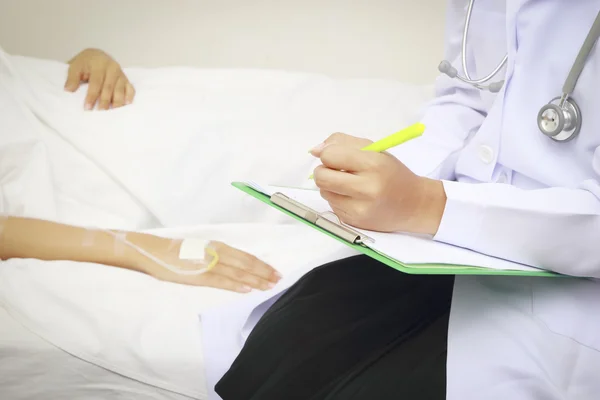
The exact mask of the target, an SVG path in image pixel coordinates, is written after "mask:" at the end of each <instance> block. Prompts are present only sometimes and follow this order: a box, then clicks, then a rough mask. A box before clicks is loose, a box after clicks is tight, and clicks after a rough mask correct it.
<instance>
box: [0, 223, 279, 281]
mask: <svg viewBox="0 0 600 400" xmlns="http://www.w3.org/2000/svg"><path fill="white" fill-rule="evenodd" d="M109 232H113V234H110V233H109ZM109 232H106V231H101V230H90V229H85V228H81V227H76V226H72V225H64V224H59V223H55V222H50V221H44V220H40V219H32V218H20V217H2V216H0V259H1V260H7V259H10V258H34V259H39V260H46V261H52V260H70V261H79V262H88V263H97V264H104V265H108V266H113V267H119V268H125V269H129V270H134V271H138V272H142V273H145V274H147V275H150V276H153V277H155V278H157V279H160V280H164V281H169V282H174V283H181V284H186V285H195V286H209V287H214V288H219V289H225V290H230V291H234V292H239V293H247V292H250V291H251V290H252V289H259V290H267V289H270V288H272V287H273V286H274V285H275V284H276V283H277V282H278V281H279V279H280V278H281V276H280V275H279V273H278V272H277V271H275V270H274V269H273V268H272V267H271V266H269V265H267V264H265V263H264V262H262V261H260V260H258V259H256V258H255V257H253V256H251V255H250V254H247V253H244V252H242V251H240V250H236V249H234V248H232V247H229V246H227V245H225V244H223V243H220V242H211V243H210V248H211V249H212V250H214V252H215V253H216V254H217V255H218V263H217V264H216V265H215V266H214V267H213V268H211V269H210V271H207V272H205V273H202V274H194V275H182V274H178V273H176V272H171V271H170V270H168V269H167V268H165V267H163V266H162V265H161V264H164V263H167V264H169V265H170V266H173V267H176V268H179V269H182V270H197V269H199V265H200V267H202V265H201V264H198V263H196V262H193V261H192V260H180V259H179V249H180V247H181V243H182V241H181V240H172V239H168V238H163V237H159V236H155V235H149V234H143V233H137V232H122V231H120V232H116V231H109ZM125 238H126V240H127V241H128V242H130V243H132V244H133V245H134V246H136V247H137V248H140V249H142V251H143V252H146V253H148V254H149V255H150V257H148V256H146V255H144V254H142V253H140V252H139V251H136V250H135V249H134V248H132V247H130V246H128V245H125V244H124V243H123V242H122V239H125ZM155 260H157V261H155Z"/></svg>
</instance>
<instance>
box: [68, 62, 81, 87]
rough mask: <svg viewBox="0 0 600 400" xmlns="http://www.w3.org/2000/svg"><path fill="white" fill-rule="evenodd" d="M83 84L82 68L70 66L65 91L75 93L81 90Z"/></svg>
mask: <svg viewBox="0 0 600 400" xmlns="http://www.w3.org/2000/svg"><path fill="white" fill-rule="evenodd" d="M80 83H81V66H80V65H73V64H71V65H70V66H69V72H68V73H67V81H66V82H65V90H68V91H69V92H74V91H76V90H77V89H79V84H80Z"/></svg>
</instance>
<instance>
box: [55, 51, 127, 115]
mask: <svg viewBox="0 0 600 400" xmlns="http://www.w3.org/2000/svg"><path fill="white" fill-rule="evenodd" d="M68 64H69V72H68V76H67V81H66V83H65V90H67V91H70V92H74V91H76V90H77V89H78V88H79V85H80V84H81V82H88V83H89V86H88V91H87V96H86V98H85V104H84V107H85V109H86V110H91V109H93V108H94V105H95V104H96V102H97V103H98V110H108V109H109V108H110V107H112V108H117V107H122V106H124V105H127V104H130V103H131V102H132V101H133V98H134V96H135V89H134V88H133V85H132V84H131V83H130V82H129V79H127V76H125V73H124V72H123V70H122V69H121V66H120V65H119V63H117V62H116V61H115V60H114V59H113V58H112V57H111V56H109V55H108V54H106V53H105V52H103V51H102V50H98V49H85V50H83V51H81V52H80V53H79V54H77V55H76V56H75V57H73V58H72V59H71V60H69V62H68Z"/></svg>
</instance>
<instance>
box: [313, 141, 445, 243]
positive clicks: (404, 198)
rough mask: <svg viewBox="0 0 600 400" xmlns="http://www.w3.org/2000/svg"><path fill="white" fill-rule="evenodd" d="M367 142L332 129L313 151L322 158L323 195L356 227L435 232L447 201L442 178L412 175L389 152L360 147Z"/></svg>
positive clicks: (319, 170)
mask: <svg viewBox="0 0 600 400" xmlns="http://www.w3.org/2000/svg"><path fill="white" fill-rule="evenodd" d="M370 143H372V142H371V141H370V140H367V139H361V138H357V137H354V136H350V135H346V134H343V133H335V134H333V135H331V136H330V137H329V138H328V139H327V140H325V141H324V142H323V143H321V144H320V145H318V146H316V147H315V148H313V149H312V150H311V154H312V155H313V156H315V157H318V158H320V159H321V162H322V165H320V166H318V167H317V168H316V169H315V171H314V180H315V184H316V185H317V187H318V188H319V190H320V193H321V197H323V198H324V199H325V200H327V202H328V203H329V205H330V206H331V208H332V210H333V212H334V213H335V214H336V215H337V216H338V217H339V218H340V219H341V220H342V221H343V222H344V223H347V224H349V225H352V226H355V227H357V228H362V229H368V230H372V231H379V232H407V233H415V234H424V235H435V234H436V233H437V231H438V229H439V226H440V222H441V220H442V215H443V213H444V208H445V205H446V193H445V191H444V187H443V184H442V182H441V181H437V180H433V179H428V178H424V177H420V176H418V175H416V174H414V173H413V172H412V171H411V170H410V169H408V167H406V166H405V165H404V164H403V163H402V162H400V161H399V160H398V159H397V158H396V157H394V156H392V155H390V154H389V153H386V152H378V151H364V150H365V146H367V145H369V144H370Z"/></svg>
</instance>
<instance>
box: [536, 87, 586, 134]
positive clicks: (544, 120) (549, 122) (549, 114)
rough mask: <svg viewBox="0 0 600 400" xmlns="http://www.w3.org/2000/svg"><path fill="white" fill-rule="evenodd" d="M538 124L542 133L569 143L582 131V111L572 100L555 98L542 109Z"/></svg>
mask: <svg viewBox="0 0 600 400" xmlns="http://www.w3.org/2000/svg"><path fill="white" fill-rule="evenodd" d="M561 103H562V104H561ZM537 124H538V127H539V128H540V131H542V133H543V134H544V135H546V136H548V137H549V138H551V139H552V140H554V141H556V142H567V141H569V140H571V139H573V138H574V137H575V136H577V135H578V134H579V131H580V130H581V110H580V109H579V106H578V105H577V103H576V102H575V100H573V99H572V98H567V99H563V97H561V96H559V97H555V98H554V99H552V100H551V101H550V102H549V103H548V104H546V105H545V106H544V107H542V109H541V110H540V112H539V113H538V117H537Z"/></svg>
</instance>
